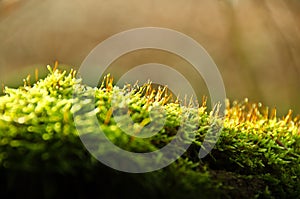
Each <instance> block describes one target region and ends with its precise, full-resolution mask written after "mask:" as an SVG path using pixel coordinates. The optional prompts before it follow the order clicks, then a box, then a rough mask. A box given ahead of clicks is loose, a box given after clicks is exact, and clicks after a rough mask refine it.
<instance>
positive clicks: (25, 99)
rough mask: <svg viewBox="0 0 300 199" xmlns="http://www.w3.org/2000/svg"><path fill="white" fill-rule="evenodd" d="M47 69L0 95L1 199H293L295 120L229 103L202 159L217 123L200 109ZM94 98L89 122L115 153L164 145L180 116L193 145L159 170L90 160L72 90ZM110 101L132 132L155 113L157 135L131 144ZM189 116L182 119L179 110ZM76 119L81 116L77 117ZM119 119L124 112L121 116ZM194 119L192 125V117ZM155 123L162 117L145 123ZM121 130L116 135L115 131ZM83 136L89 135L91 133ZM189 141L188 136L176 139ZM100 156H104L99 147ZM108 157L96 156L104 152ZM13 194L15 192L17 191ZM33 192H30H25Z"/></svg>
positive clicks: (299, 153) (299, 187) (297, 148)
mask: <svg viewBox="0 0 300 199" xmlns="http://www.w3.org/2000/svg"><path fill="white" fill-rule="evenodd" d="M48 69H49V75H48V76H47V77H46V78H44V79H40V80H39V81H37V82H36V83H35V84H33V85H30V82H29V80H28V79H27V80H25V83H24V86H22V87H19V88H17V89H12V88H5V90H4V92H5V95H4V96H1V97H0V170H1V174H0V175H1V178H0V179H1V183H2V184H3V186H1V189H2V190H1V193H3V194H4V195H5V194H7V195H8V196H16V197H17V196H24V195H27V196H30V197H33V198H53V197H64V196H74V197H75V198H86V197H88V196H92V195H95V194H96V195H99V197H100V196H101V197H110V198H118V197H124V196H125V197H128V196H132V197H133V198H135V197H138V198H140V197H143V198H157V197H165V198H169V197H170V198H199V196H200V197H201V196H202V198H211V197H213V198H243V197H247V198H297V197H299V195H300V193H299V192H300V182H299V179H298V178H297V176H300V166H299V165H300V164H299V163H300V158H299V157H300V136H299V120H298V118H297V117H292V112H291V111H290V112H289V113H288V114H287V116H285V117H283V118H278V117H277V116H276V110H275V109H274V110H272V111H269V109H268V108H267V107H263V106H262V105H261V104H260V103H249V102H248V101H247V100H245V101H244V102H232V103H231V104H230V103H229V101H228V103H227V107H226V116H225V120H224V128H223V129H222V132H221V136H220V139H219V140H218V142H217V144H216V146H215V148H214V149H213V150H212V151H211V152H210V154H209V155H208V156H207V157H205V158H204V159H201V160H200V159H199V158H198V151H199V149H200V148H201V147H202V142H203V139H204V137H205V135H206V134H207V131H208V129H209V126H210V125H211V124H212V122H213V121H214V120H215V119H216V118H214V116H212V115H211V114H210V112H209V111H208V110H207V108H206V104H205V101H203V103H202V105H201V106H199V108H198V109H195V108H190V107H189V106H188V105H187V106H186V107H185V106H180V105H179V104H178V102H176V101H174V100H172V97H171V96H170V95H169V94H168V93H167V91H166V90H164V89H153V88H152V87H151V84H145V85H144V86H142V87H138V86H125V87H124V88H118V87H115V86H113V82H112V78H110V77H109V76H106V78H105V79H104V80H103V82H102V85H101V87H100V88H97V89H94V88H90V87H88V86H86V85H82V84H81V80H80V79H79V78H76V71H73V70H71V71H70V72H69V73H67V72H66V71H60V70H58V69H52V68H51V67H49V68H48ZM74 88H76V89H77V90H78V91H80V92H83V93H86V92H88V91H93V92H94V93H95V105H94V107H93V114H96V116H97V119H98V121H99V124H100V125H101V128H102V129H103V131H104V133H105V134H106V136H107V137H108V138H109V139H110V140H111V141H112V142H113V143H114V144H116V145H117V146H119V147H121V148H123V149H126V150H129V151H135V152H150V151H155V150H158V149H160V148H161V147H163V146H165V145H166V144H168V143H169V142H170V141H171V140H172V139H173V138H174V136H175V135H176V133H177V131H178V128H179V127H180V125H181V123H180V121H181V119H182V118H183V117H186V118H189V120H188V121H186V122H190V123H191V124H193V125H194V126H196V127H197V128H195V129H192V132H193V134H194V136H195V140H193V142H192V145H191V146H190V147H189V149H188V150H187V151H186V152H185V153H184V154H183V155H182V156H181V158H179V159H178V160H177V161H175V162H174V163H172V164H171V165H169V166H168V167H166V168H164V169H161V170H159V171H155V172H151V173H145V174H128V173H122V172H119V171H115V170H113V169H110V168H108V167H106V166H104V165H102V164H101V163H100V162H98V161H97V160H95V159H94V157H93V156H91V154H90V153H89V152H87V150H86V149H85V147H84V146H83V144H82V142H81V140H80V138H79V134H78V131H77V130H76V127H75V124H74V119H75V120H78V121H79V122H81V124H83V125H84V126H85V127H86V128H87V129H88V128H90V123H89V121H90V119H89V117H90V114H91V113H90V112H88V111H86V112H85V111H83V112H82V110H89V109H88V108H87V106H88V105H87V104H88V103H85V102H84V101H82V100H80V99H79V98H76V97H75V98H74V99H73V97H74V96H73V91H74ZM112 95H114V96H117V98H116V100H117V102H118V104H125V102H126V103H127V104H128V107H129V108H128V110H127V109H125V108H124V109H119V112H118V114H119V115H120V116H122V114H124V113H126V112H127V111H129V113H130V116H131V118H132V120H133V121H134V122H135V123H136V124H140V125H142V126H146V125H147V124H148V123H149V121H150V119H149V118H150V112H149V110H151V109H153V108H155V107H156V105H157V104H159V105H161V106H162V107H163V108H164V110H165V113H166V115H165V116H166V117H165V118H166V121H165V123H164V125H163V128H162V129H160V130H159V133H158V134H156V135H155V136H152V137H150V138H137V137H134V135H135V134H133V135H128V134H125V133H123V131H122V129H123V128H131V129H130V130H131V131H133V132H135V133H142V131H141V129H139V127H138V126H135V125H132V126H130V127H128V126H126V125H124V126H123V127H122V125H121V126H120V124H118V125H117V122H116V120H115V118H114V117H113V115H112V109H111V100H112ZM187 109H188V110H189V111H186V110H187ZM78 111H81V113H82V114H76V113H77V112H78ZM122 111H125V112H124V113H123V112H122ZM195 115H197V117H193V116H195ZM151 117H153V118H154V119H156V120H159V119H160V118H161V116H160V115H159V114H155V115H152V116H151ZM123 130H124V129H123ZM87 131H91V132H92V131H93V129H89V130H87ZM182 139H183V141H188V140H189V139H190V138H189V135H188V134H186V135H184V136H183V137H182ZM99 150H102V152H103V149H101V147H99ZM105 152H107V151H105V149H104V153H105ZM14 190H19V191H18V192H15V191H14ZM32 190H34V191H32Z"/></svg>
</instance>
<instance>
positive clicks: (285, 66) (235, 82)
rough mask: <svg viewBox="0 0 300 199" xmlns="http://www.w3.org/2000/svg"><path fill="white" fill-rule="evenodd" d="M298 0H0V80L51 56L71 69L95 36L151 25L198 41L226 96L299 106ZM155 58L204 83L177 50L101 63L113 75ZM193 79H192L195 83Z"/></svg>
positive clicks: (42, 69) (18, 80) (15, 78)
mask: <svg viewBox="0 0 300 199" xmlns="http://www.w3.org/2000/svg"><path fill="white" fill-rule="evenodd" d="M299 10H300V1H299V0H276V1H274V0H190V1H184V0H176V1H174V0H164V1H159V0H152V1H143V0H127V1H122V0H111V1H105V0H97V1H96V0H85V1H82V0H73V1H68V0H43V1H38V0H0V83H1V84H2V85H5V86H18V85H21V84H22V79H23V78H25V77H26V76H27V75H28V74H32V76H33V77H32V79H34V70H35V68H38V70H39V75H40V76H41V77H42V76H43V74H45V73H46V65H47V64H50V65H53V64H54V62H55V61H56V60H57V61H58V62H59V63H60V64H62V65H64V67H65V68H71V67H72V68H75V69H78V68H79V66H80V64H81V63H82V61H83V60H84V58H85V57H86V56H87V55H88V54H89V52H90V51H91V50H92V49H93V48H94V47H95V46H96V45H97V44H99V43H100V42H101V41H103V40H104V39H106V38H108V37H110V36H112V35H113V34H116V33H119V32H121V31H125V30H128V29H131V28H138V27H145V26H155V27H164V28H170V29H174V30H176V31H180V32H182V33H184V34H186V35H188V36H190V37H192V38H193V39H195V40H196V41H198V42H199V43H200V44H201V45H202V46H203V47H204V48H205V49H206V50H207V52H208V53H209V54H210V56H211V57H212V59H213V60H214V61H215V63H216V65H217V66H218V68H219V70H220V72H221V75H222V77H223V80H224V83H225V87H226V93H227V97H228V98H229V99H230V100H233V99H236V100H242V99H244V98H245V97H247V98H249V100H250V101H255V102H262V103H263V104H265V105H267V106H269V107H271V108H272V107H276V108H277V110H278V113H279V115H283V114H286V113H287V112H288V109H290V108H291V109H293V110H294V115H296V114H299V113H300V92H299V91H300V12H299ZM149 62H158V63H162V64H165V65H168V66H172V67H174V68H175V69H177V70H179V71H180V72H181V73H183V74H184V75H185V76H186V77H188V78H189V79H190V81H191V82H192V84H193V86H195V85H196V87H197V88H199V89H198V91H197V94H199V95H201V94H204V95H206V94H207V89H206V87H205V85H204V83H203V81H202V80H201V77H197V76H195V75H194V74H195V73H194V71H193V70H192V69H191V66H190V65H189V63H187V62H186V61H185V60H183V59H181V58H180V57H178V56H176V55H174V54H171V53H167V52H164V51H159V50H139V51H134V52H131V53H128V54H127V55H124V56H122V57H120V58H119V59H117V60H116V61H115V62H114V63H113V64H112V65H111V66H110V68H109V69H108V71H107V72H111V73H112V74H113V76H115V77H116V78H118V77H120V76H121V75H122V74H123V73H125V72H126V71H128V70H129V69H130V68H133V67H134V66H137V65H140V64H143V63H149ZM198 84H199V85H198Z"/></svg>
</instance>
